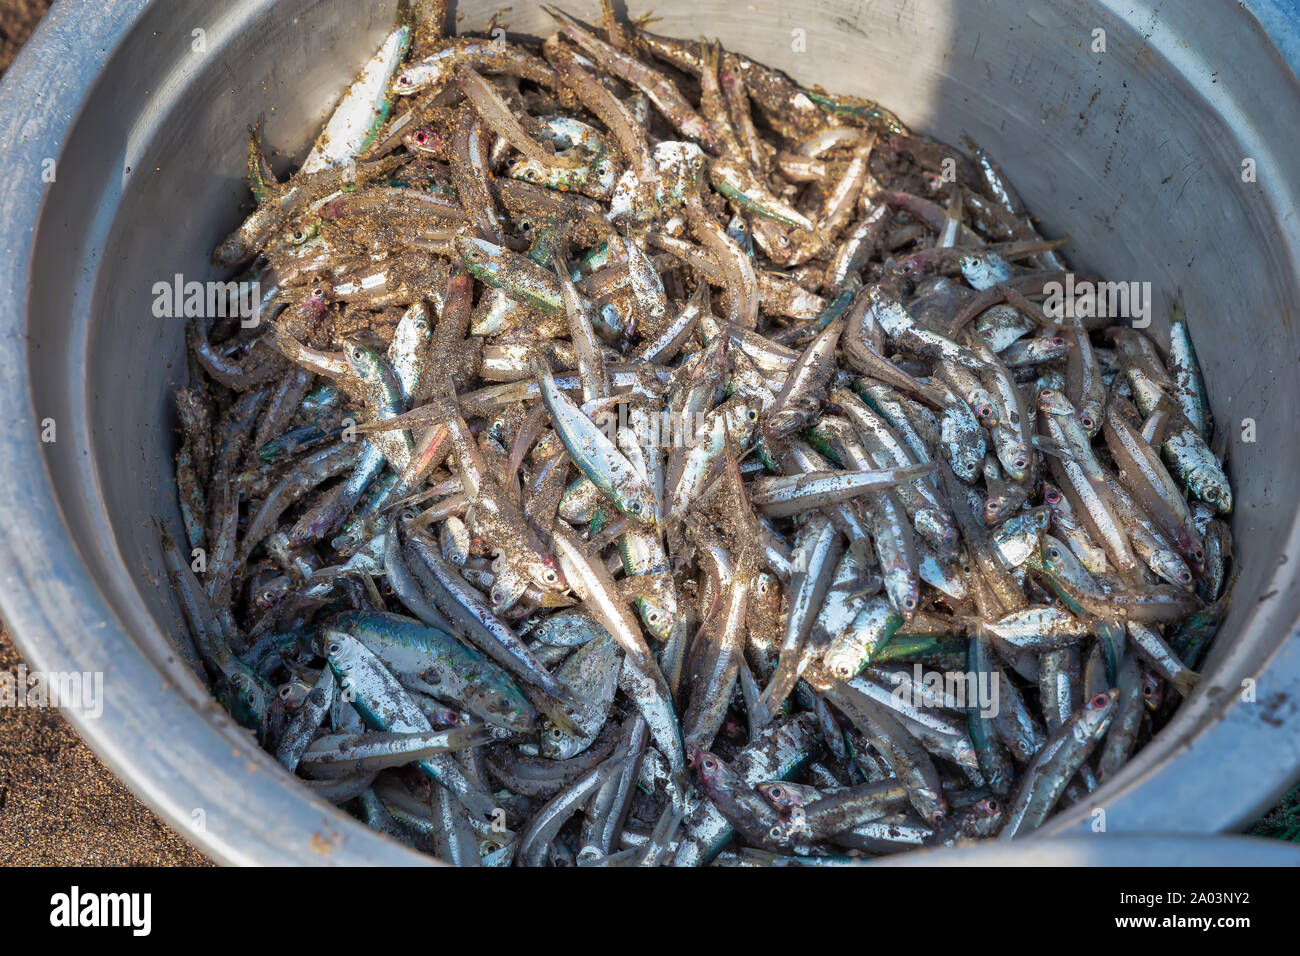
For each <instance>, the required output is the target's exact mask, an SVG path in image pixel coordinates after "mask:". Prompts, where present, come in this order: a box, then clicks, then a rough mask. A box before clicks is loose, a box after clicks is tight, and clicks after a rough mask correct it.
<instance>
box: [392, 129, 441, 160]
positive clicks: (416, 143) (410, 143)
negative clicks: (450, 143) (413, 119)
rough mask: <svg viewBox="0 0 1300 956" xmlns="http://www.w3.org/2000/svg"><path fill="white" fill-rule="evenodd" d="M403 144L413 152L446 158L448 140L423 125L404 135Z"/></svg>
mask: <svg viewBox="0 0 1300 956" xmlns="http://www.w3.org/2000/svg"><path fill="white" fill-rule="evenodd" d="M402 145H403V146H405V147H406V148H407V150H409V151H410V152H412V153H415V154H417V155H421V156H436V157H438V158H439V159H445V158H446V155H447V142H446V140H445V139H443V137H442V136H441V135H439V134H438V133H437V132H435V131H434V130H431V129H429V128H427V127H421V128H420V129H417V130H415V131H414V132H411V133H407V134H406V135H405V136H403V137H402Z"/></svg>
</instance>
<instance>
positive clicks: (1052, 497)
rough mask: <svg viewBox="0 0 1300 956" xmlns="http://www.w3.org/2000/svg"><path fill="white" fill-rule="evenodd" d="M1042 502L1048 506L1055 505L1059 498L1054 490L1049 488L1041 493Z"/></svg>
mask: <svg viewBox="0 0 1300 956" xmlns="http://www.w3.org/2000/svg"><path fill="white" fill-rule="evenodd" d="M1043 500H1045V501H1047V502H1048V503H1049V504H1056V503H1057V502H1058V501H1060V500H1061V496H1060V495H1059V494H1058V493H1057V491H1056V489H1054V488H1049V489H1048V490H1047V491H1044V492H1043Z"/></svg>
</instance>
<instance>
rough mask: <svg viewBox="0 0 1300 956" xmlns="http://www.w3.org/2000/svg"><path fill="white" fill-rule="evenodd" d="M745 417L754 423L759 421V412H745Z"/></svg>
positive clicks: (751, 410) (748, 410)
mask: <svg viewBox="0 0 1300 956" xmlns="http://www.w3.org/2000/svg"><path fill="white" fill-rule="evenodd" d="M745 417H746V418H748V419H749V420H750V421H751V422H753V421H757V420H758V412H756V411H754V410H753V409H752V408H749V409H746V410H745Z"/></svg>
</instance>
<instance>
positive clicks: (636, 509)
mask: <svg viewBox="0 0 1300 956" xmlns="http://www.w3.org/2000/svg"><path fill="white" fill-rule="evenodd" d="M641 508H642V506H641V502H639V501H634V502H632V513H633V514H640V513H641Z"/></svg>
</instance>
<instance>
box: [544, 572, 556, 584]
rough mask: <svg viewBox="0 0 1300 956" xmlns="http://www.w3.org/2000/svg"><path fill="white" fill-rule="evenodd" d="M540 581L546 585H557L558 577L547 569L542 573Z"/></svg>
mask: <svg viewBox="0 0 1300 956" xmlns="http://www.w3.org/2000/svg"><path fill="white" fill-rule="evenodd" d="M542 580H543V581H545V582H546V583H547V584H557V583H558V582H559V580H560V576H559V575H558V574H556V573H555V572H554V571H553V570H552V569H551V568H547V569H546V570H545V571H543V572H542Z"/></svg>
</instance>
